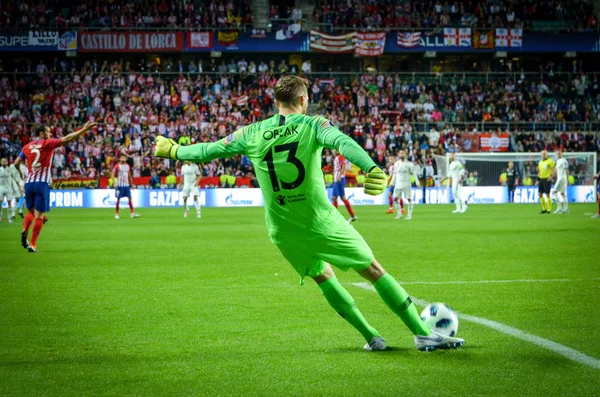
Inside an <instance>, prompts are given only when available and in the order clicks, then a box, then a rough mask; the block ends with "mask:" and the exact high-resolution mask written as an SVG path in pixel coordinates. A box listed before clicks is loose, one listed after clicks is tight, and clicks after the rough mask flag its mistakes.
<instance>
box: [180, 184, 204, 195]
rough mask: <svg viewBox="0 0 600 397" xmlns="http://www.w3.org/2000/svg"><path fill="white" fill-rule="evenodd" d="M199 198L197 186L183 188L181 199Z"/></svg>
mask: <svg viewBox="0 0 600 397" xmlns="http://www.w3.org/2000/svg"><path fill="white" fill-rule="evenodd" d="M197 196H200V192H198V187H197V186H184V187H183V197H197Z"/></svg>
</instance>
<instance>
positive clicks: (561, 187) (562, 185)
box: [554, 178, 567, 193]
mask: <svg viewBox="0 0 600 397" xmlns="http://www.w3.org/2000/svg"><path fill="white" fill-rule="evenodd" d="M554 190H555V191H557V192H560V193H566V192H567V180H566V179H564V178H561V179H558V180H557V181H556V184H555V185H554Z"/></svg>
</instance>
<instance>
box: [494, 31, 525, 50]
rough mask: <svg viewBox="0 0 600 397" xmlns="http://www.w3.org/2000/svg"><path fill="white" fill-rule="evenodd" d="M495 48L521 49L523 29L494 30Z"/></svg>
mask: <svg viewBox="0 0 600 397" xmlns="http://www.w3.org/2000/svg"><path fill="white" fill-rule="evenodd" d="M496 47H513V48H514V47H517V48H520V47H523V29H496Z"/></svg>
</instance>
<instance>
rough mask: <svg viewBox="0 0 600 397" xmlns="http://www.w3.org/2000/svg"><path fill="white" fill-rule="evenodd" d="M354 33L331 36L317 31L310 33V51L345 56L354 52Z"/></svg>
mask: <svg viewBox="0 0 600 397" xmlns="http://www.w3.org/2000/svg"><path fill="white" fill-rule="evenodd" d="M355 41H356V32H352V33H347V34H342V35H338V36H331V35H328V34H325V33H323V32H319V31H317V30H311V31H310V49H311V51H318V52H328V53H330V54H345V53H351V52H354V47H355Z"/></svg>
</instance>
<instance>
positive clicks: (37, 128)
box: [34, 124, 46, 136]
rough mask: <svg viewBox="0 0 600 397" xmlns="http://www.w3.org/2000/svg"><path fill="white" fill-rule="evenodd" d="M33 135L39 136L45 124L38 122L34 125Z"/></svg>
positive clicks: (44, 128) (42, 132)
mask: <svg viewBox="0 0 600 397" xmlns="http://www.w3.org/2000/svg"><path fill="white" fill-rule="evenodd" d="M34 131H35V136H41V135H42V134H44V133H45V132H46V126H45V125H43V124H38V125H36V126H35V130H34Z"/></svg>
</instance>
